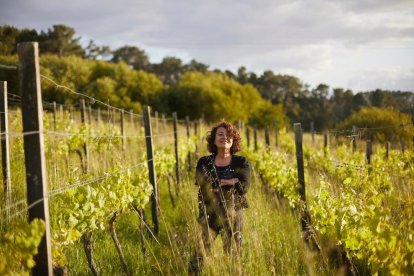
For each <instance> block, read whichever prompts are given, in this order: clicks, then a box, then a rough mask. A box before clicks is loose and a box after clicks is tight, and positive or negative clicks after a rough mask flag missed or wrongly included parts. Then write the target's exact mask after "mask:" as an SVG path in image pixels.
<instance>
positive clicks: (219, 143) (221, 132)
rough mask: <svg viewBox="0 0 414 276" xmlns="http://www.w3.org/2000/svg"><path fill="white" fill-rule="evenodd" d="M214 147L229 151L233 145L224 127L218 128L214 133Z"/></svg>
mask: <svg viewBox="0 0 414 276" xmlns="http://www.w3.org/2000/svg"><path fill="white" fill-rule="evenodd" d="M214 145H216V147H217V148H218V149H219V148H222V149H230V148H231V146H232V145H233V138H232V137H229V134H228V133H227V129H225V128H224V127H219V128H218V129H217V131H216V137H215V139H214Z"/></svg>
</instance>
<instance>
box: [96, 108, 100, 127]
mask: <svg viewBox="0 0 414 276" xmlns="http://www.w3.org/2000/svg"><path fill="white" fill-rule="evenodd" d="M96 122H97V123H98V124H100V123H101V108H100V107H99V106H98V109H97V111H96Z"/></svg>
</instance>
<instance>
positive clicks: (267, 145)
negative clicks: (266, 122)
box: [265, 126, 270, 148]
mask: <svg viewBox="0 0 414 276" xmlns="http://www.w3.org/2000/svg"><path fill="white" fill-rule="evenodd" d="M265 142H266V147H267V148H270V137H269V128H268V127H267V126H266V127H265Z"/></svg>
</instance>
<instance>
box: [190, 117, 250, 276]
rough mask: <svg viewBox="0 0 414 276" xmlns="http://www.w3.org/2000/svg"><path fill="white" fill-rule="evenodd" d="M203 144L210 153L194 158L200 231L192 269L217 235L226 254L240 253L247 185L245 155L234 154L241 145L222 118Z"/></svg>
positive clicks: (247, 168) (237, 135)
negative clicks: (233, 246) (219, 236)
mask: <svg viewBox="0 0 414 276" xmlns="http://www.w3.org/2000/svg"><path fill="white" fill-rule="evenodd" d="M207 143H208V144H207V148H208V151H209V152H210V153H211V155H208V156H203V157H201V158H200V159H199V160H198V163H197V168H196V174H195V178H196V185H198V186H199V190H198V203H199V217H198V223H199V224H200V226H201V233H200V235H199V236H198V237H197V248H196V252H195V254H194V258H193V259H192V260H191V262H190V268H191V270H192V271H193V272H199V271H200V269H201V267H202V265H203V259H204V257H205V254H206V251H207V252H209V251H210V249H211V244H212V242H213V241H214V240H215V239H216V237H217V235H218V234H221V237H222V239H223V247H224V250H225V252H226V253H229V254H234V255H236V256H239V255H240V250H241V242H242V233H241V231H242V226H243V220H242V219H243V209H245V208H247V207H248V206H247V201H246V197H245V194H246V192H247V190H248V188H249V185H250V165H249V162H248V160H247V159H246V158H245V157H243V156H238V155H235V153H236V152H238V151H239V150H240V146H241V145H240V134H239V132H238V130H237V129H236V128H235V127H234V126H233V125H232V124H230V123H228V122H225V121H222V122H220V123H218V124H217V125H216V126H214V127H213V128H212V130H211V132H210V133H209V135H208V136H207ZM233 237H234V240H235V244H236V250H235V251H234V250H232V240H233Z"/></svg>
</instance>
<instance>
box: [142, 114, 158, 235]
mask: <svg viewBox="0 0 414 276" xmlns="http://www.w3.org/2000/svg"><path fill="white" fill-rule="evenodd" d="M142 115H143V119H144V128H145V142H146V145H147V160H148V175H149V181H150V182H151V184H152V188H153V190H152V194H151V213H152V222H153V224H154V234H155V236H158V233H159V229H160V227H159V222H158V212H159V207H158V204H159V198H158V186H157V177H156V171H155V162H154V150H153V147H152V128H151V116H150V115H151V108H150V107H149V106H144V109H143V114H142Z"/></svg>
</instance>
